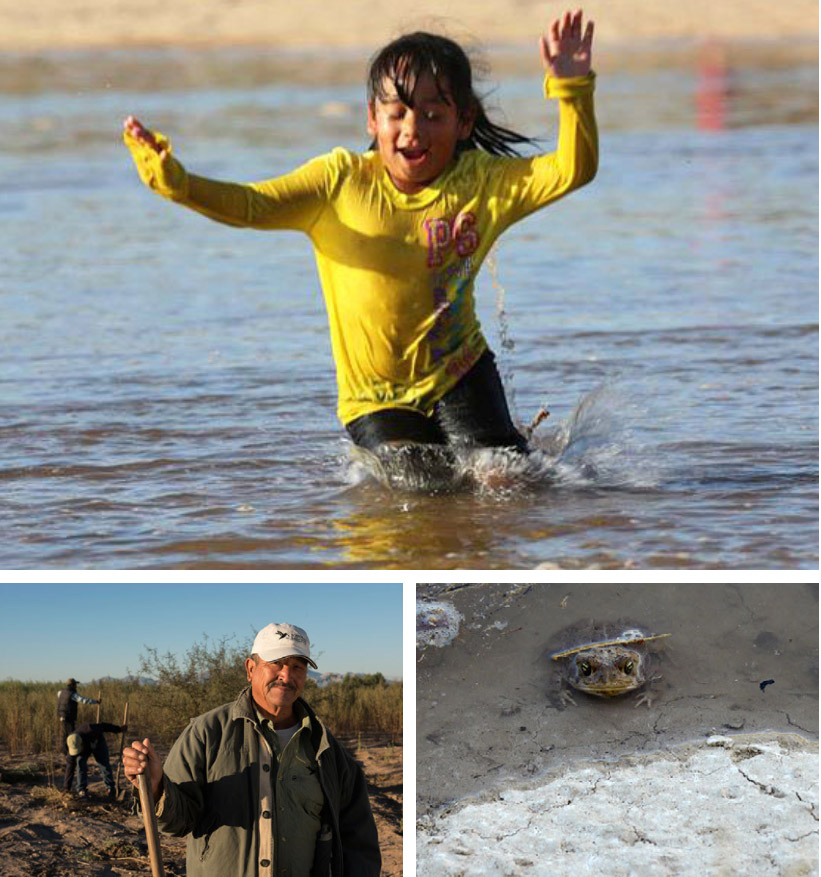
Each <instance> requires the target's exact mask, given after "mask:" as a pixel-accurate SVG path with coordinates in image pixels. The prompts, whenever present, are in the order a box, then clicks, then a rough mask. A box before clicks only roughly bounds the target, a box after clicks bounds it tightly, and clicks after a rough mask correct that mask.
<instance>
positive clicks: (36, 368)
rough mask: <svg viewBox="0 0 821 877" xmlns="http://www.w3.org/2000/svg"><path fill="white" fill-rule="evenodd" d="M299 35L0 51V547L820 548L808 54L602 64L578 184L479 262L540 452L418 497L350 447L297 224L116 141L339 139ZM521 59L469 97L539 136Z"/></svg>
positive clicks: (242, 162)
mask: <svg viewBox="0 0 821 877" xmlns="http://www.w3.org/2000/svg"><path fill="white" fill-rule="evenodd" d="M297 60H298V63H296V62H295V59H290V61H288V59H285V60H284V61H283V60H281V59H280V60H279V61H278V62H277V63H274V62H273V61H272V60H271V59H270V58H268V57H267V56H265V55H261V54H260V53H258V52H254V51H252V50H245V51H234V52H212V53H207V52H200V53H188V54H186V53H182V52H153V53H142V54H137V53H117V52H112V53H102V54H95V55H76V54H75V55H59V54H56V55H51V56H41V57H22V56H21V57H15V56H6V57H5V58H4V59H2V60H1V61H0V130H2V131H3V136H2V138H0V226H2V254H3V271H2V275H0V292H1V293H2V295H0V435H2V455H1V456H0V533H2V541H0V567H3V568H7V569H83V568H137V569H139V568H158V567H159V568H177V569H182V568H212V569H219V568H263V567H288V568H310V567H328V568H338V569H340V568H346V567H350V568H359V567H361V568H410V569H438V568H486V569H494V568H519V569H521V568H533V567H536V566H539V565H543V566H545V567H547V568H550V567H559V568H569V569H578V568H589V567H599V568H637V569H648V568H656V569H676V568H728V569H729V568H731V569H802V568H804V569H806V568H814V567H817V565H818V508H817V497H818V494H817V471H818V466H817V464H818V443H817V427H818V256H817V244H818V226H817V218H818V204H817V193H818V129H817V90H818V82H817V65H816V64H815V63H809V64H798V65H794V66H787V67H784V66H782V65H771V64H764V63H761V64H758V63H750V62H749V60H747V61H745V62H744V63H742V64H738V65H737V66H734V65H733V64H732V63H729V64H726V65H724V66H722V64H716V63H713V62H703V63H701V64H696V63H692V64H686V63H685V64H679V65H677V66H676V68H675V69H671V70H664V69H641V68H635V69H626V68H621V69H619V68H618V67H615V68H614V69H613V70H606V69H605V70H602V71H601V72H600V76H599V83H598V90H597V107H598V114H599V118H600V125H601V144H602V159H601V166H600V171H599V175H598V177H597V178H596V180H595V181H594V182H593V183H592V184H591V185H590V186H588V187H587V188H586V189H584V190H583V191H581V192H578V193H574V194H573V195H572V196H571V197H570V198H568V199H566V200H565V201H563V202H561V203H560V204H557V205H554V206H553V207H551V208H549V209H548V210H547V211H545V212H543V213H541V214H537V215H536V216H534V217H531V218H529V219H528V220H527V221H525V222H523V223H521V224H519V225H518V226H515V227H514V228H513V229H511V230H510V231H509V232H508V233H507V235H506V236H505V237H504V238H503V239H502V241H501V242H500V245H499V246H498V249H497V252H496V253H495V258H494V263H495V264H494V270H493V271H489V270H486V271H485V272H484V275H483V277H482V278H481V279H480V283H479V285H478V288H477V295H478V299H479V302H480V304H479V307H480V314H481V317H482V322H483V325H484V327H485V331H486V334H487V335H488V337H489V339H490V341H491V344H492V346H493V347H494V348H495V349H496V351H497V352H498V354H499V357H500V362H501V367H502V371H503V374H504V377H505V380H506V382H507V384H508V391H509V393H510V395H511V399H512V401H513V405H514V408H515V411H516V414H517V417H518V418H519V419H520V420H521V422H523V423H528V422H529V421H530V420H531V419H532V418H533V416H534V415H535V414H536V412H537V411H538V410H539V409H540V407H542V406H543V405H544V406H546V407H547V408H549V410H550V417H549V418H548V419H547V420H546V422H545V423H544V424H543V425H542V426H541V427H540V428H539V429H538V430H537V432H536V434H535V441H534V444H535V445H536V446H537V447H538V448H540V451H539V453H538V454H537V455H536V457H535V458H534V460H533V461H532V462H531V465H530V466H529V467H528V471H527V472H523V473H519V474H517V475H516V476H515V477H514V478H513V479H512V481H511V482H510V483H508V484H507V486H506V487H505V488H504V489H499V490H496V491H489V490H485V491H476V490H474V491H469V490H468V491H461V492H457V493H455V494H436V495H429V494H427V493H412V492H401V491H393V492H391V491H388V490H387V489H385V488H384V487H382V486H380V485H379V484H377V483H375V482H374V481H372V480H371V479H370V478H369V477H368V476H367V474H366V473H365V472H364V470H363V469H362V468H361V467H360V466H359V464H357V463H355V462H354V461H352V460H351V458H350V455H349V445H348V443H347V441H346V439H345V437H344V433H343V431H342V429H341V427H340V426H339V424H338V423H337V421H336V419H335V415H334V407H335V384H334V376H333V365H332V361H331V356H330V345H329V342H328V338H327V323H326V318H325V314H324V308H323V304H322V299H321V294H320V291H319V288H318V283H317V279H316V274H315V269H314V266H313V260H312V255H311V251H310V247H309V245H308V243H307V241H305V240H304V239H302V238H301V237H300V236H298V235H295V234H291V233H280V234H271V233H260V232H250V231H238V230H235V229H231V228H228V227H225V226H220V225H218V224H216V223H210V222H208V221H207V220H205V219H203V218H202V217H200V216H197V215H195V214H193V213H190V212H188V211H184V210H182V209H179V208H175V207H174V206H173V205H170V204H168V203H166V202H163V201H162V200H161V199H159V198H156V197H153V196H151V194H150V193H149V192H148V191H147V190H145V189H144V188H143V187H142V186H141V184H140V183H139V181H138V179H137V177H136V174H135V172H134V170H133V167H132V166H131V162H130V158H129V156H128V154H127V153H126V151H125V150H124V148H123V147H122V146H121V145H120V143H119V128H120V123H121V119H122V118H123V117H124V116H125V115H127V114H129V113H134V114H136V115H138V116H139V117H140V118H141V119H142V120H143V121H144V122H145V123H146V124H148V125H150V126H152V127H157V128H159V129H160V130H162V131H164V132H165V133H166V134H168V135H169V136H170V137H171V138H172V140H173V142H174V144H175V149H176V152H177V154H178V155H179V156H180V158H181V159H182V160H183V161H184V162H185V163H186V164H187V166H188V167H189V168H190V169H192V170H194V171H196V172H199V173H202V174H205V175H210V176H215V177H220V178H223V179H241V180H249V179H260V178H265V177H268V176H273V175H275V174H277V173H280V172H283V171H285V170H288V169H290V168H292V167H294V166H296V165H297V164H299V163H301V162H302V161H304V160H306V159H307V158H309V157H311V156H313V155H316V154H318V153H320V152H324V151H327V150H328V149H330V148H332V147H333V146H335V145H347V146H349V147H352V148H364V146H365V137H364V133H363V122H362V119H363V108H362V97H361V94H362V89H361V86H360V84H359V81H358V79H359V74H360V70H361V67H362V66H363V65H362V64H361V63H360V61H359V60H358V59H356V60H352V59H351V58H349V57H342V56H340V58H339V59H333V58H332V59H330V60H329V59H327V58H325V59H323V64H324V66H323V67H322V70H321V71H320V72H319V73H316V69H315V68H316V66H317V65H315V66H314V68H313V70H314V73H315V75H310V76H309V75H306V69H308V68H309V67H310V64H308V62H307V61H306V59H305V58H301V59H297ZM295 63H296V66H294V65H295ZM352 69H353V70H354V73H353V74H352V73H351V70H352ZM340 71H342V72H340ZM539 80H540V77H539V76H538V75H532V74H531V75H523V74H522V73H521V72H519V71H515V72H512V73H509V74H506V75H504V76H502V77H500V80H499V81H498V83H497V85H498V88H497V90H496V91H495V92H494V95H493V98H492V102H493V103H498V104H499V105H501V106H502V107H504V109H505V111H506V113H507V119H508V121H509V122H510V123H511V124H513V125H515V126H516V127H518V128H520V129H522V130H525V131H526V132H527V133H531V134H539V133H542V132H544V133H545V137H546V141H545V142H546V144H549V143H550V142H551V138H552V137H554V135H555V117H554V113H555V110H554V108H552V107H547V108H545V105H544V103H543V101H542V100H541V98H540V81H539ZM329 83H333V84H329ZM545 118H546V119H547V123H546V122H545ZM546 148H547V147H546Z"/></svg>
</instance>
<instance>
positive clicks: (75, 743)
mask: <svg viewBox="0 0 821 877" xmlns="http://www.w3.org/2000/svg"><path fill="white" fill-rule="evenodd" d="M66 747H67V748H68V754H69V755H79V754H80V753H81V752H82V751H83V738H82V737H81V736H80V735H79V734H69V735H68V737H66Z"/></svg>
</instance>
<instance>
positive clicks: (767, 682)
mask: <svg viewBox="0 0 821 877" xmlns="http://www.w3.org/2000/svg"><path fill="white" fill-rule="evenodd" d="M774 684H775V679H765V680H764V681H763V682H762V683H761V684H760V685H759V686H758V687H759V688H760V689H761V690H762V691H763V690H764V689H765V688H766V687H767V686H768V685H774Z"/></svg>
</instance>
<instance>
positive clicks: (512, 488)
mask: <svg viewBox="0 0 821 877" xmlns="http://www.w3.org/2000/svg"><path fill="white" fill-rule="evenodd" d="M638 414H639V412H638V409H637V406H636V405H635V404H634V403H632V402H631V401H630V400H629V399H628V398H627V397H626V396H625V395H624V393H623V392H622V391H621V390H620V389H618V388H617V387H616V386H615V385H614V384H603V385H601V386H599V387H597V388H595V389H594V390H592V391H591V392H590V393H588V394H587V395H586V396H584V397H583V398H582V399H581V400H580V401H579V403H578V405H577V406H576V408H575V409H574V410H573V411H572V412H571V414H570V416H569V417H568V418H567V420H566V421H563V422H561V423H559V424H558V425H556V426H554V427H552V428H549V429H545V430H544V431H543V433H542V434H540V435H536V434H535V432H534V434H533V435H532V436H531V438H530V444H531V452H530V453H528V454H521V453H518V452H517V451H514V450H511V449H508V448H458V447H457V448H451V447H444V446H441V445H415V444H412V443H408V444H406V445H399V446H395V447H386V448H380V450H379V451H378V452H376V453H374V452H371V451H367V450H364V449H362V448H358V447H352V448H351V449H350V457H349V464H350V465H349V469H348V473H347V480H348V481H349V482H350V483H353V484H357V483H360V482H362V481H365V480H369V479H373V480H376V481H378V482H379V483H381V484H383V485H384V486H386V487H388V488H390V489H391V490H398V491H403V492H410V493H453V492H456V491H464V490H467V491H472V492H475V493H478V494H480V495H489V496H493V497H496V498H502V497H505V496H515V495H517V494H520V493H521V492H522V491H523V490H527V489H541V488H546V487H552V488H556V487H563V486H564V487H599V488H614V487H625V488H649V487H653V486H655V485H657V484H658V482H659V478H660V467H659V466H658V464H657V463H656V461H655V460H654V459H653V454H652V452H648V451H647V450H646V449H644V448H642V447H641V445H640V443H639V442H638V441H637V439H636V436H635V428H634V425H633V422H632V421H633V419H635V418H636V417H637V416H638Z"/></svg>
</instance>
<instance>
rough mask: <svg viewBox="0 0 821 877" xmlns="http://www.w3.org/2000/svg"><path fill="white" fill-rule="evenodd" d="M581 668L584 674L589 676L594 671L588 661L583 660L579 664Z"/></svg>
mask: <svg viewBox="0 0 821 877" xmlns="http://www.w3.org/2000/svg"><path fill="white" fill-rule="evenodd" d="M579 670H581V674H582V676H589V675H590V674H591V673H592V672H593V668H592V667H591V666H590V664H589V662H588V661H582V662H581V663H580V664H579Z"/></svg>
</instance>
